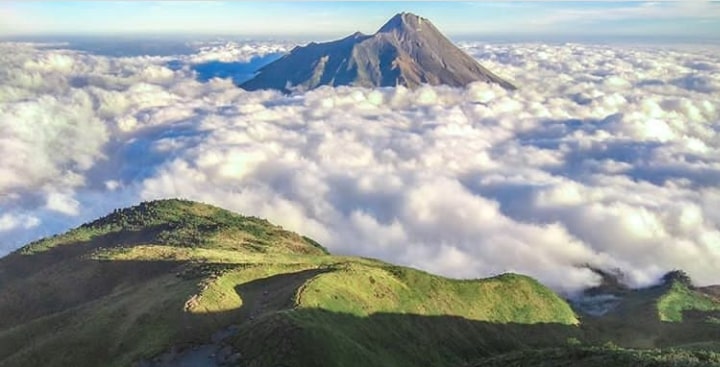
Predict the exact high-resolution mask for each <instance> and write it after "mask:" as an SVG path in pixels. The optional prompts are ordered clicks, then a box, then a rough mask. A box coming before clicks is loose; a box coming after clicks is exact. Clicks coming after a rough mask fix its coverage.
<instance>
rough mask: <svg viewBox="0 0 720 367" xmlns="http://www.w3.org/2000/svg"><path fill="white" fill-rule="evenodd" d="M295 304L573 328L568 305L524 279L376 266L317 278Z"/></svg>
mask: <svg viewBox="0 0 720 367" xmlns="http://www.w3.org/2000/svg"><path fill="white" fill-rule="evenodd" d="M298 304H299V305H300V306H301V307H312V308H321V309H326V310H328V311H333V312H342V313H349V314H352V315H356V316H367V315H370V314H373V313H382V312H394V313H408V314H416V315H445V316H462V317H464V318H466V319H469V320H484V321H493V322H515V323H525V324H531V323H541V322H555V323H559V324H567V325H573V324H577V323H578V320H577V318H576V316H575V314H574V312H573V311H572V309H571V308H570V306H569V305H568V304H567V302H565V301H564V300H563V299H561V298H560V297H558V295H557V294H555V293H554V292H552V291H550V290H549V289H548V288H546V287H545V286H543V285H541V284H540V283H538V282H537V281H535V280H533V279H531V278H529V277H526V276H521V275H515V274H506V275H501V276H498V277H494V278H489V279H482V280H454V279H448V278H444V277H439V276H435V275H431V274H428V273H425V272H422V271H419V270H415V269H410V268H403V267H397V266H388V265H385V264H381V263H365V264H358V263H354V262H349V263H346V264H343V265H342V266H341V267H340V268H339V269H338V270H337V271H334V272H331V273H325V274H322V275H320V276H318V277H316V278H315V279H313V280H312V281H311V282H309V283H308V284H306V285H305V287H304V288H303V289H302V292H301V293H300V294H299V296H298Z"/></svg>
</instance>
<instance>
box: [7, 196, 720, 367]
mask: <svg viewBox="0 0 720 367" xmlns="http://www.w3.org/2000/svg"><path fill="white" fill-rule="evenodd" d="M0 289H2V292H0V366H13V367H15V366H38V365H43V366H69V365H72V366H79V367H81V366H97V365H105V366H127V365H130V364H131V363H132V361H136V360H138V359H139V358H149V357H152V356H154V355H157V354H158V353H161V352H163V351H166V350H168V349H169V348H170V347H171V346H183V345H188V344H197V343H201V342H207V341H208V340H209V339H210V337H211V335H212V334H213V332H215V331H217V330H220V329H223V328H225V327H227V326H228V325H231V324H232V325H236V326H237V327H239V328H240V330H241V332H240V333H239V334H238V335H236V336H234V337H233V338H232V339H231V340H230V341H228V343H229V345H230V346H232V347H234V348H235V350H239V351H241V352H242V356H243V359H242V361H241V365H243V366H268V365H283V366H287V367H290V366H298V367H300V366H324V365H333V366H339V365H342V366H358V367H360V366H363V367H364V366H398V367H401V366H402V367H404V366H408V367H410V366H418V365H432V366H448V367H450V366H467V365H473V364H475V363H477V361H478V360H482V361H485V362H483V363H488V364H487V365H489V366H493V365H498V366H499V365H503V364H502V363H501V362H503V361H504V362H506V363H507V364H506V365H528V364H517V363H520V362H523V363H524V362H528V363H530V362H533V361H537V362H538V363H540V362H542V359H540V358H541V356H542V353H544V352H537V353H536V352H532V351H528V349H534V348H548V347H556V346H559V345H565V343H566V341H567V339H568V338H575V339H576V340H579V341H582V342H583V343H588V342H593V343H598V344H602V343H604V342H606V341H607V340H615V341H616V342H617V343H626V342H627V343H628V344H623V345H635V344H632V343H636V342H637V341H638V340H641V341H642V343H643V345H647V346H657V345H663V346H665V345H680V344H682V346H683V347H684V348H687V349H692V350H700V349H701V350H710V349H714V348H717V345H718V344H719V343H720V329H717V328H716V324H713V323H708V322H706V321H705V319H704V318H700V319H698V318H696V317H690V316H688V314H687V312H688V311H689V310H700V311H706V310H714V309H716V308H714V307H716V306H717V304H715V303H707V300H708V299H710V298H708V297H705V296H703V297H705V298H702V297H700V294H699V293H697V292H695V291H694V290H693V289H691V288H688V287H687V286H686V285H683V284H680V285H678V286H677V287H675V286H673V287H670V288H668V289H665V288H662V289H661V288H653V289H648V290H645V291H638V292H633V293H632V294H631V295H628V296H627V298H626V301H625V302H624V304H622V305H621V306H620V307H619V308H618V311H617V312H616V313H615V314H613V315H610V316H608V319H607V320H606V319H597V320H582V321H583V322H582V323H579V319H578V317H577V316H576V314H575V313H574V312H573V310H572V309H571V308H570V306H569V305H568V303H567V302H565V300H563V299H562V298H560V297H559V296H558V295H557V294H555V293H554V292H552V291H551V290H550V289H548V288H546V287H544V286H543V285H542V284H540V283H539V282H537V281H535V280H534V279H532V278H529V277H526V276H522V275H515V274H505V275H500V276H497V277H493V278H488V279H479V280H453V279H448V278H444V277H440V276H435V275H432V274H428V273H426V272H423V271H419V270H415V269H411V268H405V267H400V266H394V265H391V264H388V263H384V262H381V261H377V260H372V259H365V258H356V257H346V256H332V255H329V254H328V253H327V251H326V250H325V249H324V248H323V247H322V246H320V245H319V244H317V243H316V242H315V241H313V240H311V239H309V238H306V237H303V236H300V235H297V234H294V233H291V232H288V231H285V230H283V229H282V228H280V227H278V226H274V225H272V224H270V223H269V222H267V221H264V220H261V219H258V218H252V217H243V216H240V215H237V214H234V213H232V212H229V211H226V210H223V209H220V208H216V207H212V206H209V205H204V204H199V203H193V202H189V201H182V200H163V201H155V202H149V203H143V204H140V205H138V206H136V207H133V208H128V209H122V210H117V211H115V212H114V213H112V214H110V215H108V216H106V217H104V218H101V219H99V220H97V221H94V222H92V223H88V224H87V225H83V226H81V227H79V228H76V229H74V230H72V231H69V232H68V233H66V234H63V235H59V236H54V237H51V238H48V239H45V240H41V241H37V242H35V243H33V244H30V245H28V246H26V247H25V248H23V249H21V250H20V251H18V252H16V253H13V254H11V255H9V256H7V257H5V258H2V259H0ZM656 310H657V313H656V312H655V311H656ZM658 315H660V316H658ZM663 315H664V316H663ZM678 315H680V318H678ZM683 315H684V316H685V319H682V316H683ZM662 317H666V318H667V319H668V320H677V321H680V320H682V321H683V322H677V323H667V322H662V321H661V320H660V319H661V318H662ZM545 350H546V351H547V350H548V349H545ZM573 350H574V351H575V352H577V350H585V349H583V348H579V349H578V348H574V349H573ZM513 351H523V352H518V354H506V353H510V352H513ZM575 352H573V353H575ZM534 353H535V354H534ZM550 353H557V354H558V356H557V358H556V359H555V360H556V361H557V362H558V364H556V365H567V366H574V365H578V366H580V365H582V364H562V363H565V362H567V363H571V362H572V363H575V362H574V361H576V359H574V358H575V357H577V354H572V355H567V354H566V351H564V349H563V350H559V351H558V350H556V351H555V352H550ZM563 353H565V354H563ZM583 353H585V354H586V355H587V356H588V358H585V359H580V360H584V361H586V362H588V363H589V364H588V365H589V366H592V363H595V362H593V361H605V362H608V361H616V360H617V361H620V360H623V361H624V360H628V361H629V360H635V361H642V362H643V363H645V362H648V363H650V364H648V365H653V364H652V363H654V362H657V363H661V362H662V363H665V362H663V359H662V358H665V357H663V356H666V354H665V352H657V353H656V352H652V353H650V354H647V353H644V352H643V353H640V352H635V351H624V350H621V351H617V350H612V351H607V350H605V349H603V350H596V349H592V348H591V349H587V350H586V352H583ZM688 353H689V354H688V355H689V356H691V357H692V356H700V357H702V358H705V357H707V358H715V357H714V355H706V354H703V353H705V352H688ZM499 354H503V356H501V357H497V358H496V359H492V358H491V359H487V358H490V357H493V356H498V355H499ZM678 356H680V354H679V352H678V353H674V354H673V358H675V357H678ZM708 356H709V357H708ZM636 357H637V358H636ZM691 357H688V358H691ZM700 357H698V358H700ZM483 358H485V359H483ZM563 358H564V359H563ZM632 358H636V359H632ZM683 358H684V357H683ZM692 358H695V357H692ZM551 360H552V359H551ZM674 360H676V361H678V364H677V365H688V366H696V365H695V364H682V363H685V362H687V361H690V359H678V358H676V359H674ZM99 361H100V362H99ZM562 361H565V362H562ZM680 362H682V363H680ZM691 362H692V361H691ZM493 363H495V364H493ZM513 363H515V364H513ZM598 363H599V362H598ZM638 363H640V362H638ZM688 363H690V362H688ZM692 363H695V362H692ZM482 365H484V364H482ZM530 365H535V364H530ZM537 365H538V366H542V364H537ZM598 365H599V364H598ZM629 365H632V364H628V366H629ZM637 365H643V364H637ZM655 365H657V366H665V364H655ZM668 366H669V365H668ZM697 366H700V365H697Z"/></svg>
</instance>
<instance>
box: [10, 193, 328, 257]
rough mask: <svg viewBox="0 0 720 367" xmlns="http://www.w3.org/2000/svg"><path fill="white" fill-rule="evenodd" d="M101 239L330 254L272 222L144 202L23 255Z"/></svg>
mask: <svg viewBox="0 0 720 367" xmlns="http://www.w3.org/2000/svg"><path fill="white" fill-rule="evenodd" d="M96 239H100V240H102V241H105V242H108V241H112V240H115V241H125V242H135V243H155V244H166V245H171V246H177V247H191V248H198V247H200V248H212V249H218V248H225V249H231V250H239V251H245V252H257V253H268V252H275V253H304V254H327V250H326V249H325V248H324V247H322V246H321V245H320V244H318V243H317V242H315V241H313V240H311V239H309V238H307V237H303V236H300V235H298V234H296V233H293V232H289V231H286V230H283V229H282V227H279V226H275V225H273V224H271V223H270V222H268V221H267V220H264V219H260V218H255V217H245V216H241V215H239V214H236V213H233V212H230V211H228V210H225V209H221V208H218V207H214V206H211V205H206V204H201V203H196V202H192V201H186V200H178V199H171V200H157V201H150V202H143V203H141V204H139V205H137V206H134V207H131V208H126V209H119V210H115V211H114V212H113V213H112V214H110V215H107V216H105V217H103V218H100V219H98V220H96V221H93V222H91V223H87V224H84V225H82V226H80V227H78V228H75V229H73V230H70V231H68V232H67V233H65V234H62V235H58V236H53V237H50V238H46V239H42V240H40V241H36V242H33V243H31V244H29V245H27V246H25V247H23V248H21V249H20V250H19V252H20V253H22V254H25V255H30V254H34V253H39V252H44V251H47V250H49V249H51V248H54V247H56V246H58V245H64V244H77V243H82V242H91V241H93V240H96ZM119 244H121V243H119Z"/></svg>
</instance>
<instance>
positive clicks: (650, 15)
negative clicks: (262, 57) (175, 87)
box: [0, 0, 720, 42]
mask: <svg viewBox="0 0 720 367" xmlns="http://www.w3.org/2000/svg"><path fill="white" fill-rule="evenodd" d="M401 11H411V12H415V13H417V14H419V15H421V16H425V17H428V18H430V19H431V20H432V21H433V22H434V23H435V24H436V25H437V26H438V27H439V28H440V29H442V30H444V31H445V32H446V33H447V34H449V35H450V36H454V37H466V38H467V37H505V38H508V37H527V36H532V37H541V36H544V37H548V38H549V37H552V38H554V39H558V38H559V39H562V38H563V37H565V38H573V39H577V38H579V37H585V38H594V39H595V40H601V41H602V40H606V41H607V40H609V39H615V40H618V39H622V38H623V37H626V38H627V37H639V38H643V39H656V40H663V39H664V40H668V39H674V40H676V41H681V40H682V41H685V42H688V41H692V40H695V41H697V42H700V41H702V42H707V41H708V40H718V37H720V2H716V1H706V0H689V1H673V2H670V1H654V2H645V1H634V2H633V1H630V2H614V1H613V2H610V1H596V2H570V1H563V2H541V1H529V2H516V1H501V2H485V1H479V2H223V1H208V2H205V1H182V2H169V1H168V2H162V1H160V2H154V1H107V2H105V1H103V2H63V1H57V2H42V1H31V2H21V1H16V2H13V1H5V2H0V36H2V35H4V36H10V37H11V36H20V35H58V34H63V35H108V34H133V35H140V34H144V35H147V34H179V33H180V34H212V35H217V34H222V35H241V36H256V37H257V36H265V37H267V36H271V37H272V36H275V37H289V36H292V37H299V38H308V37H320V38H332V37H337V36H341V35H346V34H349V33H352V32H355V31H357V30H359V31H362V32H365V33H373V32H374V31H376V30H377V29H378V28H379V27H380V26H381V25H382V24H383V23H384V22H385V20H387V19H388V18H389V17H391V16H392V15H393V14H395V13H397V12H401Z"/></svg>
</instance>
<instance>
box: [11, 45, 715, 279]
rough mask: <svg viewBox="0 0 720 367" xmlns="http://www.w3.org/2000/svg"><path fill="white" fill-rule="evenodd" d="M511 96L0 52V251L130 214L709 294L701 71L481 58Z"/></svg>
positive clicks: (710, 120) (476, 268) (501, 53)
mask: <svg viewBox="0 0 720 367" xmlns="http://www.w3.org/2000/svg"><path fill="white" fill-rule="evenodd" d="M462 47H464V48H465V50H466V51H468V52H469V53H470V54H471V55H473V56H474V57H475V58H476V59H478V60H479V61H480V62H481V63H482V64H483V65H485V66H486V67H488V68H489V69H490V70H493V71H494V72H496V73H498V74H499V75H501V76H503V77H506V78H508V79H510V80H513V81H514V82H515V83H516V84H517V85H519V86H520V89H519V90H518V91H514V92H507V91H505V90H503V89H501V88H499V87H496V86H493V85H487V84H483V83H477V84H472V85H470V86H469V87H467V88H465V89H452V88H447V87H429V86H426V87H423V88H420V89H418V90H414V91H411V90H407V89H405V88H402V87H399V88H384V89H376V90H370V89H361V88H349V87H341V88H327V87H324V88H320V89H317V90H314V91H311V92H307V93H304V94H298V95H290V96H286V95H282V94H280V93H277V92H273V91H258V92H246V91H243V90H241V89H238V88H236V87H235V86H234V85H233V84H232V82H231V81H229V80H226V79H211V80H210V81H207V82H200V81H198V78H197V73H196V72H195V71H193V68H192V65H193V64H197V63H201V62H208V61H222V62H238V61H249V60H251V59H252V58H253V57H254V56H263V55H266V54H270V53H276V52H281V51H284V50H287V49H289V46H288V45H286V44H280V43H278V44H269V43H251V42H249V43H245V44H239V43H236V44H223V45H218V44H211V45H207V46H204V47H201V48H199V51H198V52H197V53H196V54H192V55H185V56H178V57H177V58H172V57H155V56H142V57H107V56H99V55H93V54H89V53H85V52H80V51H73V50H63V49H56V48H49V47H44V46H43V45H38V44H22V43H4V44H0V157H2V158H0V254H4V253H7V252H9V251H12V250H13V249H15V248H17V247H19V246H20V245H22V244H24V243H25V242H27V241H29V240H32V239H36V238H38V237H42V236H45V235H49V234H53V233H57V232H60V231H63V230H66V229H68V228H70V227H72V226H75V225H78V224H81V223H83V222H86V221H88V220H91V219H93V218H95V217H97V216H100V215H103V214H105V213H107V212H108V211H111V210H112V209H114V208H118V207H124V206H128V205H132V204H134V203H136V202H137V201H140V200H148V199H155V198H166V197H184V198H189V199H194V200H200V201H203V202H208V203H212V204H217V205H220V206H223V207H226V208H229V209H233V210H236V211H238V212H240V213H243V214H246V215H256V216H261V217H265V218H268V219H269V220H271V221H272V222H275V223H277V224H280V225H282V226H284V227H286V228H288V229H291V230H294V231H298V232H300V233H303V234H306V235H308V236H310V237H313V238H315V239H317V240H318V241H320V242H321V243H323V244H324V245H326V246H327V247H329V248H330V250H331V251H333V252H335V253H341V254H354V255H363V256H372V257H377V258H380V259H383V260H387V261H392V262H397V263H401V264H405V265H411V266H416V267H419V268H422V269H425V270H427V271H430V272H434V273H439V274H444V275H447V276H452V277H482V276H488V275H493V274H497V273H500V272H506V271H515V272H521V273H525V274H529V275H532V276H535V277H537V278H539V279H540V280H541V281H543V282H545V283H546V284H548V285H550V286H552V287H554V288H555V289H557V290H559V291H568V292H571V291H574V290H577V289H579V288H582V287H584V286H588V285H592V284H594V283H595V282H597V281H598V279H597V277H596V276H595V275H594V274H593V273H592V272H590V271H589V270H587V269H583V268H581V267H579V265H582V264H591V265H593V266H596V267H600V268H605V269H615V268H618V269H621V270H622V271H624V272H625V273H626V274H627V277H628V281H629V282H630V283H631V284H632V285H634V286H643V285H648V284H651V283H653V282H655V281H656V280H657V279H658V278H659V277H660V276H661V275H662V274H663V273H664V272H666V271H668V270H672V269H676V268H681V269H684V270H686V271H687V272H688V273H689V274H690V275H691V276H692V277H693V278H694V280H695V281H696V283H698V284H700V285H702V284H712V283H720V274H719V273H718V272H717V269H718V268H720V111H718V108H719V107H718V106H717V101H718V100H720V72H719V71H720V70H719V69H720V66H719V65H720V57H718V55H720V53H718V52H717V50H701V49H686V50H672V49H666V48H644V47H638V46H633V47H631V46H627V47H621V46H592V45H577V44H566V45H538V44H511V45H482V44H477V43H463V44H462Z"/></svg>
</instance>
